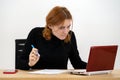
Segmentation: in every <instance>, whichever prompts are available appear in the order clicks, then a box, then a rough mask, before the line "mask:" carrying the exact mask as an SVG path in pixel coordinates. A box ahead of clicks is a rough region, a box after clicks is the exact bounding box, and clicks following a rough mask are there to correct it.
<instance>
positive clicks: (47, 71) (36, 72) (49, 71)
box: [29, 69, 66, 74]
mask: <svg viewBox="0 0 120 80" xmlns="http://www.w3.org/2000/svg"><path fill="white" fill-rule="evenodd" d="M64 72H66V70H59V69H43V70H37V71H31V72H29V73H32V74H60V73H64Z"/></svg>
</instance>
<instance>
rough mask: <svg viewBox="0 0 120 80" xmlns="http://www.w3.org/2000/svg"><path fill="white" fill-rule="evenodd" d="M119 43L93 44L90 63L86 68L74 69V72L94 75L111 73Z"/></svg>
mask: <svg viewBox="0 0 120 80" xmlns="http://www.w3.org/2000/svg"><path fill="white" fill-rule="evenodd" d="M117 49H118V45H106V46H92V47H91V48H90V53H89V58H88V64H87V67H86V69H84V70H73V71H71V73H72V74H82V75H93V74H105V73H110V72H111V71H112V70H113V69H114V63H115V58H116V54H117Z"/></svg>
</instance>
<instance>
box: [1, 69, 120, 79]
mask: <svg viewBox="0 0 120 80" xmlns="http://www.w3.org/2000/svg"><path fill="white" fill-rule="evenodd" d="M0 80H120V70H114V71H112V73H110V74H101V75H91V76H84V75H73V74H69V73H63V74H55V75H51V74H50V75H48V74H30V73H28V71H23V70H18V72H17V73H16V74H3V70H0Z"/></svg>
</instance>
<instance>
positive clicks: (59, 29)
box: [50, 19, 72, 40]
mask: <svg viewBox="0 0 120 80" xmlns="http://www.w3.org/2000/svg"><path fill="white" fill-rule="evenodd" d="M71 23H72V20H71V19H66V20H65V21H64V23H63V24H60V25H56V26H51V27H50V28H51V30H52V33H53V35H54V36H56V37H57V38H59V39H60V40H64V39H65V38H66V37H67V35H68V33H69V31H70V26H71Z"/></svg>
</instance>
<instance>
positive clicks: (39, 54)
mask: <svg viewBox="0 0 120 80" xmlns="http://www.w3.org/2000/svg"><path fill="white" fill-rule="evenodd" d="M31 47H32V48H35V47H34V45H31ZM37 55H38V56H40V54H39V53H38V52H37Z"/></svg>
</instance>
